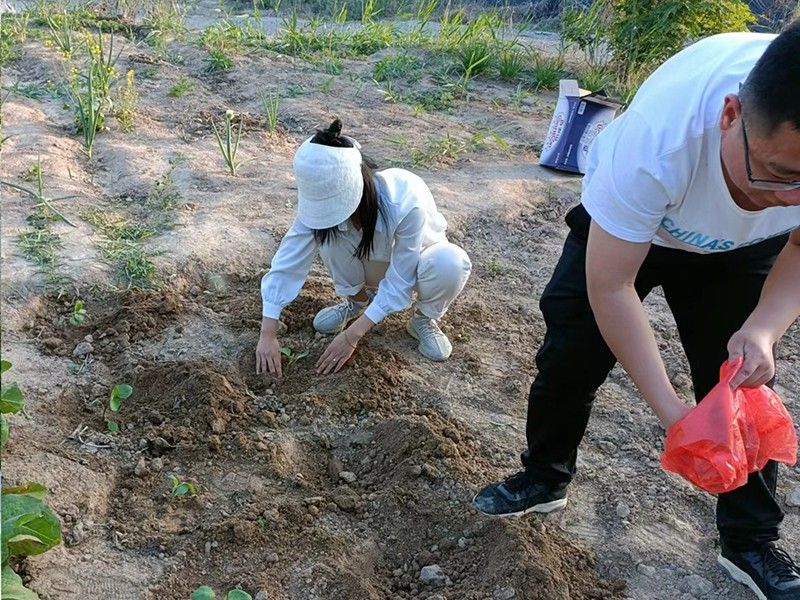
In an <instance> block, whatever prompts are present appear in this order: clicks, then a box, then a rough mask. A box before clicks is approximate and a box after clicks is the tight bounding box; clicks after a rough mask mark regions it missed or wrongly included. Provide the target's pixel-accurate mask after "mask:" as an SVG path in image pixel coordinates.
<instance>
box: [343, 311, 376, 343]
mask: <svg viewBox="0 0 800 600" xmlns="http://www.w3.org/2000/svg"><path fill="white" fill-rule="evenodd" d="M373 325H374V324H373V323H372V321H370V320H369V319H368V318H367V317H365V316H364V315H361V316H360V317H358V318H357V319H356V320H355V321H353V324H352V325H350V327H348V328H347V329H346V331H347V333H348V336H349V338H350V339H351V340H353V341H355V342H356V343H358V342H359V340H361V338H362V337H364V336H365V335H366V334H367V332H368V331H369V330H370V329H372V327H373Z"/></svg>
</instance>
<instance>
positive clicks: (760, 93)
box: [741, 19, 800, 135]
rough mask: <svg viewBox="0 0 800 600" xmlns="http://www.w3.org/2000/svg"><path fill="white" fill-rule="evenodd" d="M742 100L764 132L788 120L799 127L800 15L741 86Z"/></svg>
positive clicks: (766, 133)
mask: <svg viewBox="0 0 800 600" xmlns="http://www.w3.org/2000/svg"><path fill="white" fill-rule="evenodd" d="M741 102H742V105H743V107H744V110H745V111H747V112H748V113H749V114H752V116H753V120H754V121H755V123H754V124H755V125H756V126H757V127H759V129H761V133H763V134H765V135H771V134H773V133H775V131H776V130H777V129H778V128H779V127H780V126H781V125H782V124H783V123H786V122H788V123H790V124H791V125H792V126H793V127H794V128H795V129H797V130H798V131H800V19H796V20H795V21H794V22H793V23H791V24H790V25H789V26H788V27H786V29H784V30H783V32H782V33H781V34H780V35H778V37H776V38H775V39H774V40H773V41H772V43H770V45H769V46H768V47H767V49H766V50H765V51H764V54H762V55H761V58H759V59H758V62H757V63H756V65H755V67H753V70H752V71H750V75H748V76H747V80H746V81H745V83H744V86H742V91H741ZM748 122H749V121H748Z"/></svg>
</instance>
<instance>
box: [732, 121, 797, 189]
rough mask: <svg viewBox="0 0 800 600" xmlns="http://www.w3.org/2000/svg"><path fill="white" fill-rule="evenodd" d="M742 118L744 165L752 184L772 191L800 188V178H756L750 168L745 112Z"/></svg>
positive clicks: (757, 187)
mask: <svg viewBox="0 0 800 600" xmlns="http://www.w3.org/2000/svg"><path fill="white" fill-rule="evenodd" d="M741 118H742V137H743V138H744V167H745V169H746V170H747V180H748V181H749V182H750V186H751V187H754V188H755V189H757V190H769V191H771V192H789V191H792V190H798V189H800V180H798V179H795V180H793V181H780V180H775V179H754V178H753V171H752V169H751V168H750V146H748V144H747V129H745V126H744V114H742V116H741Z"/></svg>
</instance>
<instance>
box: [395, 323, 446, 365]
mask: <svg viewBox="0 0 800 600" xmlns="http://www.w3.org/2000/svg"><path fill="white" fill-rule="evenodd" d="M406 331H407V332H408V335H410V336H411V337H412V338H414V339H415V340H417V341H419V338H418V337H417V334H416V333H415V332H414V328H413V327H411V321H409V322H408V323H406ZM417 352H419V353H420V354H422V356H424V357H425V358H427V359H428V360H432V361H434V362H444V361H446V360H447V359H448V358H450V355H447V356H445V357H444V358H439V357H435V358H434V357H433V356H428V355H427V354H425V353H424V352H423V351H422V348H421V344H420V345H418V346H417Z"/></svg>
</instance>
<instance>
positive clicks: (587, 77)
mask: <svg viewBox="0 0 800 600" xmlns="http://www.w3.org/2000/svg"><path fill="white" fill-rule="evenodd" d="M613 82H614V72H613V71H612V70H611V69H610V68H609V67H606V66H603V65H590V66H589V67H587V68H586V69H584V70H583V71H581V72H580V73H578V83H579V84H580V86H581V87H582V88H584V89H587V90H589V91H590V92H596V91H598V90H606V91H608V86H610V85H611V84H612V83H613Z"/></svg>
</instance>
